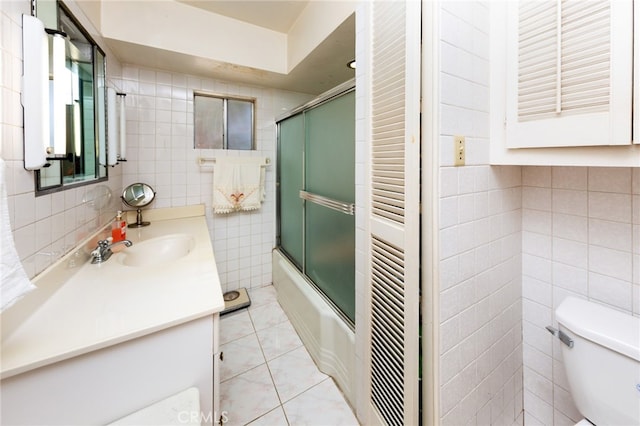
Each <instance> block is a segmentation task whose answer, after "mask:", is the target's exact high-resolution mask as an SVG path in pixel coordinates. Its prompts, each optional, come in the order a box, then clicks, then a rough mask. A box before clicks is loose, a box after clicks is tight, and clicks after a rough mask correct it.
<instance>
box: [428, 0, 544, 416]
mask: <svg viewBox="0 0 640 426" xmlns="http://www.w3.org/2000/svg"><path fill="white" fill-rule="evenodd" d="M440 28H441V30H440V31H441V34H440V54H441V58H440V59H441V65H440V66H441V72H440V79H441V82H442V84H441V87H440V101H441V108H440V117H441V118H440V120H441V122H440V153H441V156H440V166H441V167H440V209H439V224H440V259H441V260H440V289H441V292H440V312H439V314H440V336H441V340H440V352H441V355H440V371H439V377H440V390H441V394H440V401H439V403H440V415H441V423H442V424H443V425H464V424H483V425H489V424H503V425H511V424H522V401H523V374H522V332H521V317H522V304H521V270H522V269H521V264H522V259H521V242H522V236H521V220H522V219H521V217H522V214H521V206H522V204H523V203H524V202H529V200H523V199H522V192H521V168H520V167H490V166H488V163H489V148H488V141H489V132H488V122H489V91H488V69H489V62H488V47H489V37H488V30H489V26H488V6H487V4H484V3H480V2H473V1H461V2H443V3H442V6H441V10H440ZM453 135H464V136H465V137H466V147H467V156H466V159H467V166H466V167H452V165H453ZM544 196H545V194H540V195H537V198H544ZM547 198H548V197H547ZM533 201H534V200H531V202H533ZM536 201H537V200H536ZM545 202H546V203H547V204H550V202H551V200H550V198H549V199H548V200H546V201H545ZM527 238H529V239H531V240H536V241H535V243H536V244H538V243H542V245H541V247H540V250H541V251H542V252H543V253H544V252H545V251H550V250H551V241H550V240H545V241H537V240H538V238H536V237H535V236H527ZM532 242H534V241H532Z"/></svg>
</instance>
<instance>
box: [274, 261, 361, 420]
mask: <svg viewBox="0 0 640 426" xmlns="http://www.w3.org/2000/svg"><path fill="white" fill-rule="evenodd" d="M272 257H273V286H274V287H275V288H276V291H277V293H278V302H279V303H280V305H281V306H282V309H284V311H285V312H286V313H287V316H288V317H289V320H290V321H291V323H292V324H293V326H294V327H295V329H296V331H297V332H298V334H299V335H300V338H301V339H302V342H303V343H304V345H305V347H306V349H307V351H308V352H309V354H310V355H311V357H312V358H313V360H314V361H315V363H316V365H317V366H318V368H319V369H320V371H322V372H323V373H325V374H328V375H329V376H331V377H333V379H334V380H335V381H336V383H337V385H338V387H339V388H340V390H342V393H343V394H344V395H345V397H346V398H347V400H348V401H349V403H350V404H351V406H352V407H353V406H355V382H354V379H355V376H354V372H355V333H354V332H353V330H351V328H350V327H349V326H348V325H347V324H346V323H345V322H344V320H342V318H340V316H339V315H338V314H337V313H336V312H335V311H334V309H333V308H332V307H331V306H330V305H329V303H328V302H327V301H326V300H325V299H324V296H322V295H321V294H320V293H319V292H318V290H316V289H315V287H313V285H312V284H311V283H309V282H308V281H307V278H306V277H304V276H303V275H302V274H301V273H300V271H298V269H297V268H296V267H295V266H294V265H293V264H292V263H291V262H290V261H289V260H288V259H287V258H286V257H285V256H284V255H283V254H282V253H281V252H280V251H278V250H277V249H274V250H273V254H272Z"/></svg>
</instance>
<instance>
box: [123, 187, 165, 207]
mask: <svg viewBox="0 0 640 426" xmlns="http://www.w3.org/2000/svg"><path fill="white" fill-rule="evenodd" d="M135 188H142V195H141V196H142V197H144V198H143V201H144V202H142V203H132V202H131V201H135V200H137V199H139V198H140V196H136V197H135V198H134V200H131V197H127V192H130V193H131V195H132V196H133V195H134V189H135ZM120 198H122V202H123V203H124V204H125V205H127V206H129V207H133V208H134V209H140V208H142V207H146V206H148V205H149V204H151V203H152V202H153V200H154V199H155V198H156V191H154V190H153V188H152V187H151V185H148V184H146V183H142V182H136V183H132V184H131V185H127V187H126V188H125V189H124V190H123V191H122V196H121V197H120Z"/></svg>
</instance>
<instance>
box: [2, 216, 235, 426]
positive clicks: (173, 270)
mask: <svg viewBox="0 0 640 426" xmlns="http://www.w3.org/2000/svg"><path fill="white" fill-rule="evenodd" d="M145 218H148V219H150V220H151V225H150V226H147V227H144V228H138V229H136V230H133V229H131V230H129V233H128V234H129V235H128V237H129V239H130V240H131V241H133V243H134V245H133V246H132V247H134V248H135V247H137V248H138V252H135V253H137V254H141V255H146V252H145V250H153V249H154V248H155V247H157V245H158V244H161V243H162V242H163V241H166V240H167V239H166V236H171V235H173V236H175V235H180V236H182V237H184V238H187V237H188V238H189V239H190V241H191V243H192V244H191V246H190V249H189V251H188V253H186V254H182V256H178V257H175V258H171V259H169V260H166V259H165V260H164V261H162V262H158V263H157V264H151V265H148V264H144V263H143V264H134V265H133V266H131V264H128V263H127V259H129V257H127V256H131V255H133V254H134V252H133V251H129V252H127V250H123V251H121V252H117V253H114V254H113V256H111V258H110V259H109V260H108V261H106V262H103V263H101V264H91V263H90V262H89V256H88V254H87V253H89V252H90V249H89V250H86V249H85V247H84V246H85V244H84V243H83V244H81V245H80V246H79V247H78V249H77V250H74V251H73V252H71V253H69V254H67V255H65V256H64V257H63V258H62V259H60V260H59V261H58V262H56V264H54V265H53V266H52V267H51V268H50V269H47V271H45V272H44V273H43V274H41V275H39V276H38V277H36V278H35V279H34V280H33V283H34V285H35V286H36V289H35V290H34V291H32V292H31V293H29V294H28V295H26V296H25V297H24V298H23V299H21V300H20V301H19V302H18V303H16V304H15V305H14V306H12V307H10V308H9V309H7V310H5V311H3V312H2V314H0V328H1V332H0V337H1V339H0V345H1V346H0V394H1V395H2V397H1V398H0V424H3V425H5V424H6V425H21V424H47V425H72V424H73V425H89V424H92V425H95V424H109V423H112V422H114V421H117V420H118V419H122V418H124V417H127V416H128V415H130V414H132V413H135V412H138V411H139V410H141V409H144V408H147V407H150V406H153V405H154V404H156V403H158V402H160V401H163V400H166V399H167V398H168V397H171V396H172V395H176V394H179V393H181V392H183V391H185V390H187V389H190V388H194V387H195V388H197V389H198V393H199V396H200V401H199V406H200V412H199V413H187V412H185V413H177V415H178V416H180V417H178V418H177V420H178V421H179V420H180V419H181V418H182V419H184V420H189V421H190V423H194V422H193V418H194V417H196V416H197V417H199V422H200V423H201V424H203V425H207V424H208V425H212V424H217V422H218V421H219V419H220V417H221V416H222V413H221V412H220V407H219V406H220V402H219V399H220V396H219V395H220V387H219V374H218V369H219V362H220V361H219V355H220V354H219V351H220V344H219V328H220V314H219V313H220V312H221V311H222V310H223V309H224V299H223V297H222V291H221V289H220V279H219V276H218V272H217V269H216V264H215V258H214V256H213V250H212V247H211V240H210V239H209V232H208V228H207V224H206V219H205V216H204V206H187V207H183V208H172V209H158V210H157V211H154V210H150V211H147V215H146V216H145ZM109 229H110V228H109ZM109 229H105V232H108V231H109ZM101 232H102V231H101ZM101 235H102V234H101V233H98V234H96V235H94V236H92V237H90V238H88V239H87V246H88V247H90V248H93V247H95V241H97V240H98V239H101V238H102V237H101ZM152 255H153V252H151V253H150V254H149V256H152ZM148 259H155V258H153V257H148ZM182 424H185V422H183V423H182Z"/></svg>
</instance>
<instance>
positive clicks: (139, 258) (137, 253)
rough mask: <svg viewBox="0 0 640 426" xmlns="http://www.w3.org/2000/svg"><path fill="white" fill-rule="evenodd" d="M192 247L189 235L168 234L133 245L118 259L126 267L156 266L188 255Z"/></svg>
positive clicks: (192, 240) (193, 243)
mask: <svg viewBox="0 0 640 426" xmlns="http://www.w3.org/2000/svg"><path fill="white" fill-rule="evenodd" d="M194 245H195V241H194V239H193V237H192V236H191V235H188V234H169V235H164V236H162V237H156V238H151V239H148V240H145V241H142V242H139V243H134V244H133V245H132V246H131V247H128V248H127V249H126V250H124V251H122V252H121V253H120V256H118V257H119V258H120V259H119V260H120V262H121V263H122V264H123V265H126V266H135V267H139V266H156V265H161V264H165V263H169V262H172V261H175V260H178V259H180V258H181V257H184V256H186V255H188V254H189V253H190V252H191V250H193V247H194Z"/></svg>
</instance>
